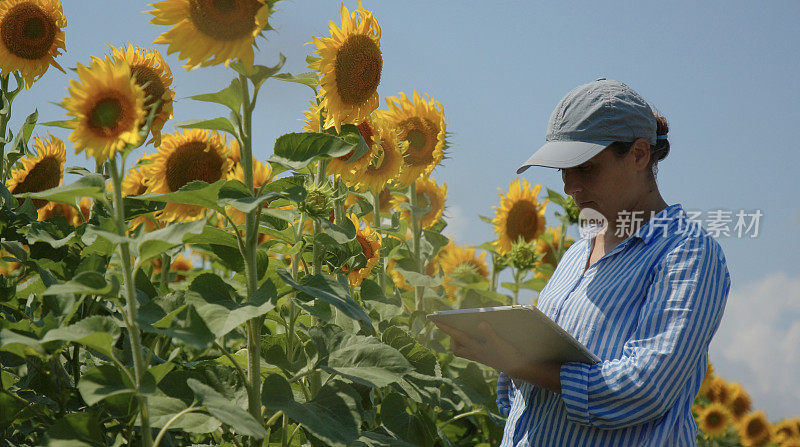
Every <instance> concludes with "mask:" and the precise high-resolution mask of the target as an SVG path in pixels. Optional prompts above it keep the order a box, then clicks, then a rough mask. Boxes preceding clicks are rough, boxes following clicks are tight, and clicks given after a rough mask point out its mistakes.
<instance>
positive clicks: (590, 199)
mask: <svg viewBox="0 0 800 447" xmlns="http://www.w3.org/2000/svg"><path fill="white" fill-rule="evenodd" d="M546 140H547V141H546V144H545V145H544V146H542V147H541V148H540V149H539V150H538V151H536V152H535V153H534V154H533V155H532V156H531V157H530V158H529V159H528V160H527V161H526V162H525V164H524V165H523V166H522V167H521V168H520V169H519V170H518V171H517V173H521V172H522V171H524V170H525V169H527V168H528V167H529V166H534V165H535V166H546V167H551V168H559V169H560V170H561V173H562V179H563V181H564V192H565V193H567V194H569V195H570V196H572V197H573V199H574V200H575V202H576V203H577V204H578V206H579V207H580V208H581V210H582V212H586V210H587V209H588V208H591V209H593V210H595V211H597V212H599V213H600V214H601V215H602V216H603V217H605V219H606V221H607V222H606V223H607V225H606V226H605V229H603V230H601V231H599V232H596V233H595V234H593V235H590V236H589V237H585V238H583V239H581V240H579V241H578V242H577V243H575V244H573V245H572V246H571V247H570V248H569V249H568V250H567V251H566V253H565V254H564V257H563V258H562V259H561V262H559V264H558V266H557V267H556V269H555V272H554V273H553V276H552V277H551V278H550V280H549V281H548V283H547V285H546V286H545V288H544V289H543V290H542V291H541V293H540V294H539V298H538V302H537V306H538V307H539V309H541V310H542V312H544V313H545V314H546V315H547V316H548V317H550V318H551V319H552V320H554V321H555V322H556V323H558V324H559V325H560V326H561V327H563V328H564V329H565V330H566V331H567V332H569V333H571V334H572V335H573V336H574V337H575V338H576V339H577V340H578V341H580V342H581V343H583V344H584V345H585V346H586V347H588V348H589V350H590V351H592V352H593V353H595V354H596V355H597V356H598V357H599V358H600V359H601V360H602V361H601V362H600V363H597V364H594V365H588V364H585V363H577V362H567V363H562V364H557V363H553V364H527V363H525V362H524V361H523V360H522V359H521V356H520V355H519V353H518V352H517V351H516V349H515V348H514V347H513V346H512V345H510V344H509V343H508V342H506V341H505V340H503V339H501V338H499V337H498V336H497V335H496V334H495V333H494V332H493V331H492V330H491V328H490V327H488V325H486V324H485V323H482V324H481V327H480V329H481V331H482V332H483V335H484V337H483V338H482V339H481V340H475V339H473V338H471V337H469V336H468V335H466V334H465V333H463V332H460V331H458V330H456V329H454V328H452V327H448V326H445V325H443V324H442V325H439V327H440V329H442V330H443V331H444V332H446V333H448V334H449V335H450V336H451V346H452V349H453V352H454V353H455V354H456V355H458V356H460V357H465V358H468V359H472V360H475V361H478V362H481V363H484V364H486V365H489V366H491V367H493V368H495V369H497V370H498V371H500V378H499V380H498V383H497V403H498V407H499V408H500V412H501V413H503V415H505V416H507V418H508V419H507V421H506V426H505V429H504V434H503V441H502V444H501V445H502V446H529V445H530V446H555V445H563V446H587V445H601V446H684V445H696V441H695V439H696V434H697V425H696V424H695V422H694V419H693V417H692V414H691V406H692V403H693V402H694V398H695V396H696V395H697V392H698V390H699V388H700V384H701V382H702V380H703V377H704V375H705V372H706V365H707V362H708V345H709V342H710V341H711V338H712V336H713V335H714V334H715V333H716V331H717V328H718V327H719V323H720V319H721V317H722V313H723V310H724V308H725V303H726V300H727V295H728V290H729V288H730V276H729V274H728V269H727V267H726V263H725V256H724V254H723V253H722V249H721V248H720V246H719V244H717V242H716V241H715V240H714V239H712V238H711V237H710V236H709V235H708V234H707V233H706V232H705V231H704V230H703V229H702V228H701V227H699V226H698V225H697V224H695V223H693V222H690V221H689V220H688V218H687V216H686V213H685V212H684V210H683V209H682V207H681V205H680V204H674V205H670V206H667V203H666V202H665V201H664V199H663V198H662V197H661V194H660V192H659V190H658V186H657V185H656V181H655V175H656V163H657V162H658V161H659V160H661V159H663V158H664V157H666V155H667V153H668V152H669V142H668V140H667V123H666V120H665V119H664V118H663V117H658V116H656V115H655V114H654V113H653V111H652V109H651V108H650V106H648V105H647V103H646V102H645V101H644V100H643V99H642V98H641V97H640V96H639V95H638V94H637V93H636V92H634V91H633V90H631V89H630V88H629V87H628V86H626V85H625V84H623V83H621V82H618V81H612V80H606V79H598V80H597V81H595V82H592V83H589V84H586V85H582V86H579V87H576V88H575V89H573V90H572V91H570V92H569V93H568V94H567V95H566V96H565V97H564V98H563V99H562V100H561V101H560V102H559V104H558V105H557V106H556V109H555V110H554V111H553V114H552V115H551V117H550V122H549V125H548V131H547V136H546ZM535 342H536V340H531V343H535Z"/></svg>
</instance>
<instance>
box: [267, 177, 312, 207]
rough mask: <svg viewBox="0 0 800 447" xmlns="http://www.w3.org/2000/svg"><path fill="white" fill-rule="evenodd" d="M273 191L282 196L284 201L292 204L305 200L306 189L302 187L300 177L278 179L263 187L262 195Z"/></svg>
mask: <svg viewBox="0 0 800 447" xmlns="http://www.w3.org/2000/svg"><path fill="white" fill-rule="evenodd" d="M273 191H274V192H280V193H282V194H284V195H285V196H286V199H287V200H290V201H292V202H302V201H303V200H305V199H306V188H305V187H304V186H303V178H302V177H301V176H291V177H283V178H279V179H278V180H275V181H272V182H270V183H267V184H266V185H265V186H264V189H263V192H264V193H268V192H273Z"/></svg>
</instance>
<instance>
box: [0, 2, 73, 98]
mask: <svg viewBox="0 0 800 447" xmlns="http://www.w3.org/2000/svg"><path fill="white" fill-rule="evenodd" d="M66 26H67V18H66V17H65V16H64V13H63V12H62V10H61V2H60V1H59V0H5V1H0V74H2V75H5V76H8V74H10V73H11V72H14V71H17V70H19V72H20V74H21V75H22V77H23V78H24V79H25V88H31V85H33V83H34V82H36V80H38V79H39V78H41V77H42V75H44V73H45V72H46V71H47V68H48V67H49V66H50V65H52V66H53V67H56V68H58V69H59V70H61V71H64V69H63V68H61V66H60V65H58V62H56V60H55V58H56V57H57V56H59V55H60V54H61V52H62V51H63V50H65V46H64V28H65V27H66Z"/></svg>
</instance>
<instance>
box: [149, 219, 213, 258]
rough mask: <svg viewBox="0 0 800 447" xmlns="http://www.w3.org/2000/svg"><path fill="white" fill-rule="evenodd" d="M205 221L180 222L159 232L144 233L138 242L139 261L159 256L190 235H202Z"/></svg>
mask: <svg viewBox="0 0 800 447" xmlns="http://www.w3.org/2000/svg"><path fill="white" fill-rule="evenodd" d="M205 225H206V222H205V219H202V220H195V221H191V222H180V223H173V224H170V225H168V226H167V227H165V228H162V229H160V230H155V231H151V232H149V233H145V234H144V236H142V238H141V240H140V241H139V259H138V262H139V263H140V264H141V263H142V262H144V261H146V260H148V259H150V258H155V257H157V256H161V253H163V252H164V251H166V250H169V249H170V248H172V247H175V246H177V245H181V244H183V243H185V242H186V239H188V238H187V236H188V235H190V234H202V233H203V228H205Z"/></svg>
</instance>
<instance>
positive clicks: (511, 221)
mask: <svg viewBox="0 0 800 447" xmlns="http://www.w3.org/2000/svg"><path fill="white" fill-rule="evenodd" d="M538 223H539V215H538V214H536V205H534V204H533V203H531V202H527V201H519V202H517V203H515V204H514V205H513V206H512V207H511V209H510V210H509V211H508V219H507V220H506V233H507V234H508V238H509V239H511V241H512V242H514V241H516V240H517V239H518V238H519V237H520V236H522V238H523V239H525V241H526V242H528V241H530V240H531V239H533V237H534V236H535V235H536V229H537V227H538Z"/></svg>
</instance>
